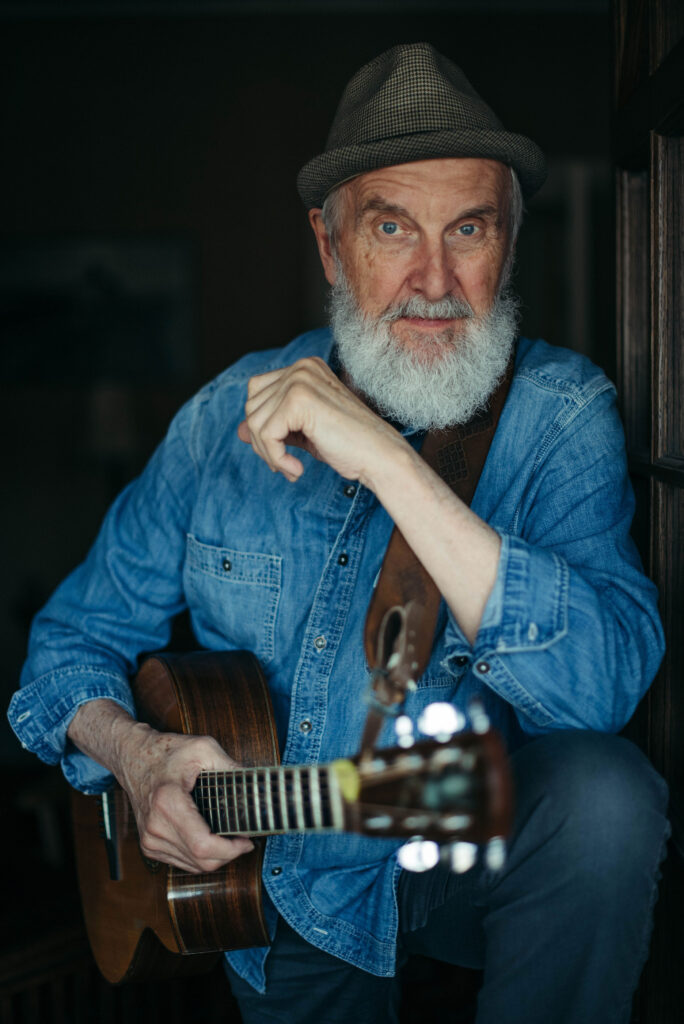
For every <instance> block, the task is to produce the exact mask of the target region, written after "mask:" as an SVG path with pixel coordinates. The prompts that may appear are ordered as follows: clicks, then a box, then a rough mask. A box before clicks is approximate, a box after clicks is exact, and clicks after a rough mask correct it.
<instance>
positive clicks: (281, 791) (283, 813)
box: [278, 768, 290, 832]
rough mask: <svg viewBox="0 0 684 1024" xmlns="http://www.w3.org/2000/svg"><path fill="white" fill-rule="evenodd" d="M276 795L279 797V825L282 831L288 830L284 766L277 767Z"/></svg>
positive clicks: (288, 820)
mask: <svg viewBox="0 0 684 1024" xmlns="http://www.w3.org/2000/svg"><path fill="white" fill-rule="evenodd" d="M278 796H279V798H280V826H281V829H282V831H283V832H289V831H290V819H289V816H288V813H287V788H286V784H285V769H284V768H279V769H278Z"/></svg>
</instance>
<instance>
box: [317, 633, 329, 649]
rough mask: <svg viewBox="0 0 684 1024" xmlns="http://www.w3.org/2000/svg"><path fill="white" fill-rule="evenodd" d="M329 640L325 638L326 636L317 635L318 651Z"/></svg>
mask: <svg viewBox="0 0 684 1024" xmlns="http://www.w3.org/2000/svg"><path fill="white" fill-rule="evenodd" d="M327 642H328V641H327V640H326V639H325V637H324V636H317V637H316V639H315V640H314V647H315V648H316V650H317V651H322V650H323V648H324V647H325V645H326V644H327Z"/></svg>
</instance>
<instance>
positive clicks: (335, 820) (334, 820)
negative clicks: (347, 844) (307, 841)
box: [324, 765, 344, 831]
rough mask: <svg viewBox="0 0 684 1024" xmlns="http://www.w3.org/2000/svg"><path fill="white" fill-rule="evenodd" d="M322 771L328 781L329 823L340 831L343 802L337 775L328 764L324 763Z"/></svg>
mask: <svg viewBox="0 0 684 1024" xmlns="http://www.w3.org/2000/svg"><path fill="white" fill-rule="evenodd" d="M324 771H325V776H326V778H327V781H328V797H329V801H330V819H331V820H330V824H331V826H332V827H333V828H335V829H338V830H340V831H341V830H342V829H343V828H344V804H343V800H342V794H341V792H340V786H339V783H338V781H337V776H336V775H335V772H334V771H333V769H332V768H331V767H330V765H326V767H325V769H324Z"/></svg>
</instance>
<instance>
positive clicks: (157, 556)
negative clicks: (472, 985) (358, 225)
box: [9, 330, 663, 989]
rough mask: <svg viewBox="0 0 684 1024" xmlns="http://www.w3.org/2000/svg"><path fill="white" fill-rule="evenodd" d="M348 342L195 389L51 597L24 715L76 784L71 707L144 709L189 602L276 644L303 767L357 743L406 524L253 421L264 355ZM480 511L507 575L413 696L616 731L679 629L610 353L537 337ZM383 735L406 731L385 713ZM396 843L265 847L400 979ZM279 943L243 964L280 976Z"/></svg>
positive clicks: (279, 703) (381, 969)
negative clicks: (284, 447)
mask: <svg viewBox="0 0 684 1024" xmlns="http://www.w3.org/2000/svg"><path fill="white" fill-rule="evenodd" d="M331 347H332V340H331V336H330V333H329V331H327V330H320V331H313V332H310V333H308V334H305V335H302V336H301V337H299V338H297V339H295V341H294V342H292V343H291V344H290V345H289V346H288V347H287V348H285V349H279V350H275V351H271V352H266V353H255V354H253V355H251V356H248V357H246V358H244V359H242V360H241V361H240V362H239V363H238V364H237V365H236V366H235V367H233V368H232V369H229V370H227V371H226V372H225V373H224V374H222V375H221V376H219V377H218V378H217V379H216V380H214V381H213V382H212V383H211V384H209V385H207V386H206V387H205V388H204V389H203V390H202V391H200V392H199V394H198V395H197V396H196V397H195V398H194V399H193V400H191V401H190V402H189V403H188V404H187V405H186V406H184V408H183V409H182V410H181V411H180V412H179V414H178V415H177V417H176V418H175V419H174V421H173V423H172V424H171V427H170V429H169V432H168V435H167V437H166V439H165V441H164V442H163V443H162V444H161V445H160V447H159V449H158V450H157V452H156V453H155V454H154V456H153V457H152V459H151V461H150V463H149V465H148V467H147V469H146V470H145V472H144V473H143V474H142V476H141V477H140V478H139V479H138V480H136V481H135V482H133V483H132V484H131V485H130V486H129V487H127V488H126V489H125V490H124V491H123V493H122V494H121V495H120V496H119V498H118V499H117V500H116V502H115V503H114V505H113V506H112V508H111V510H110V512H109V514H108V516H107V518H106V519H105V522H104V524H103V527H102V530H101V532H100V534H99V536H98V539H97V541H96V543H95V545H94V546H93V549H92V550H91V552H90V554H89V556H88V558H87V560H86V561H85V563H84V564H83V565H82V566H80V567H79V568H78V569H77V570H76V571H75V572H74V573H73V574H72V575H71V576H70V577H68V579H67V580H66V581H65V582H64V584H62V586H61V587H60V588H59V589H58V590H57V591H56V593H55V594H54V595H53V597H52V598H51V600H50V601H49V602H48V604H47V605H46V607H45V608H44V609H43V611H42V612H41V613H40V614H39V615H38V616H37V618H36V620H35V623H34V626H33V629H32V634H31V642H30V650H29V657H28V660H27V663H26V665H25V667H24V671H23V674H22V680H21V683H22V689H21V690H20V691H19V692H18V693H17V694H16V695H15V696H14V698H13V700H12V704H11V706H10V712H9V716H10V721H11V724H12V726H13V727H14V729H15V731H16V732H17V735H18V736H19V739H20V740H21V742H22V743H23V744H24V745H25V746H26V747H28V748H29V749H31V750H33V751H35V753H37V754H38V755H39V756H40V757H42V758H43V759H44V760H45V761H48V762H50V763H56V762H58V761H60V760H61V763H62V766H63V770H64V772H65V775H66V777H67V778H68V779H69V781H70V782H71V783H72V784H73V785H75V786H76V787H78V788H81V789H83V790H85V791H87V792H97V791H99V790H101V789H102V788H103V787H104V786H106V785H107V784H108V782H109V779H108V777H107V776H106V774H105V772H104V771H103V770H102V769H101V768H99V766H98V765H96V764H95V763H94V762H92V761H90V760H89V759H88V758H86V757H85V756H83V755H82V754H80V753H79V752H78V751H76V750H75V749H74V748H73V747H72V746H70V745H69V744H68V743H67V741H66V730H67V727H68V724H69V722H70V720H71V717H72V716H73V714H74V712H75V711H76V709H77V707H78V706H79V705H80V704H81V703H83V702H84V701H87V700H91V699H93V698H97V697H109V698H111V699H113V700H115V701H117V702H118V703H120V704H121V705H123V706H124V707H127V708H129V709H130V710H133V708H132V702H131V696H130V691H129V688H128V683H127V678H128V676H129V674H130V673H132V672H133V671H134V670H135V668H136V662H137V658H138V655H139V654H140V652H141V651H150V650H155V649H159V648H161V647H163V646H164V645H165V644H166V643H167V642H168V638H169V634H170V620H171V618H172V617H173V616H174V615H175V614H176V613H177V612H179V611H181V610H182V609H183V608H185V607H189V609H190V614H191V617H192V622H193V626H194V629H195V633H196V636H197V639H198V641H199V643H200V644H201V645H202V646H203V647H206V648H210V649H217V650H218V649H230V648H233V649H238V648H247V649H249V650H252V651H254V652H255V653H256V654H257V655H258V656H259V658H260V659H261V661H262V663H263V665H264V667H265V671H266V674H267V677H268V680H269V685H270V689H271V694H272V698H273V704H274V710H275V716H276V725H277V730H278V735H279V739H280V743H281V749H282V752H283V761H284V762H285V763H313V762H317V761H327V760H329V759H331V758H334V757H338V756H342V755H349V754H351V753H354V752H355V751H356V750H357V749H358V744H359V740H360V735H361V728H362V724H363V721H364V717H365V713H366V704H365V696H366V690H367V666H366V663H365V659H364V652H363V643H362V638H363V624H364V619H365V614H366V609H367V606H368V601H369V596H370V593H371V590H372V587H373V583H374V581H375V579H376V578H377V574H378V571H379V569H380V564H381V561H382V558H383V554H384V551H385V548H386V546H387V542H388V539H389V535H390V532H391V528H392V523H391V521H390V519H389V517H388V515H387V514H386V512H385V511H384V509H383V508H382V507H381V506H380V505H379V503H378V502H377V500H376V499H375V497H374V495H373V494H372V493H371V492H370V491H368V490H367V489H365V488H364V487H362V486H359V485H356V484H351V483H350V481H348V480H344V479H342V478H341V477H340V476H339V475H338V474H337V473H335V472H334V471H333V470H331V469H330V468H329V467H328V466H326V465H324V464H323V463H320V462H317V461H316V460H315V459H314V458H313V457H311V456H309V455H308V454H306V453H301V452H298V455H299V457H300V458H302V459H303V462H304V465H305V474H304V476H303V478H302V479H301V480H300V481H298V482H297V483H296V484H290V483H288V482H287V481H286V480H285V479H284V478H283V477H282V476H281V475H280V474H277V475H274V474H273V473H271V471H270V470H269V469H268V467H267V466H266V465H265V464H264V463H263V462H262V461H261V460H260V459H258V458H257V457H256V456H255V455H254V453H253V452H252V450H251V448H250V447H249V446H247V445H244V444H243V443H242V442H240V441H239V439H238V437H237V433H236V431H237V425H238V423H239V421H240V419H241V418H242V411H243V408H244V402H245V398H246V388H247V381H248V378H249V377H250V376H251V375H252V374H255V373H260V372H265V371H267V370H271V369H275V368H277V367H281V366H285V365H287V364H289V363H291V362H293V361H294V360H296V359H298V358H300V357H302V356H304V355H319V356H322V357H323V358H325V359H328V360H329V359H330V356H331ZM406 433H407V435H408V436H409V439H410V441H411V443H414V444H417V443H418V442H419V440H420V439H419V438H418V437H417V436H415V435H410V433H409V432H406ZM472 507H473V509H474V511H475V512H476V513H477V514H478V515H479V516H481V517H482V518H483V519H484V520H486V521H487V522H488V523H490V524H491V525H492V527H493V528H494V529H496V530H497V531H498V532H499V533H500V535H501V537H502V542H503V543H502V550H501V558H500V564H499V569H498V575H497V580H496V584H495V587H494V589H493V592H492V594H491V597H490V599H489V602H488V604H487V607H486V609H485V613H484V617H483V621H482V625H481V628H480V630H479V633H478V636H477V638H476V641H475V644H474V645H472V646H471V645H470V644H469V643H468V641H467V639H466V638H465V636H464V635H463V633H462V631H461V629H460V627H459V625H458V623H457V622H456V621H455V619H454V618H453V617H452V616H451V615H450V613H449V612H448V610H447V609H446V608H444V607H443V608H442V612H441V617H440V622H439V625H438V632H437V637H436V642H435V645H434V649H433V653H432V657H431V661H430V664H429V666H428V668H427V670H426V672H425V674H424V675H423V677H422V678H421V679H420V680H419V685H418V688H417V690H416V692H415V693H412V694H411V695H410V696H409V698H408V701H407V709H406V710H407V712H408V713H409V714H412V715H415V714H417V713H418V712H419V711H420V709H421V708H423V707H424V706H425V705H426V704H428V703H429V702H431V701H434V700H452V701H454V702H455V703H456V704H457V705H458V706H459V707H463V708H465V707H466V706H467V703H468V700H469V698H470V697H472V696H473V695H474V694H479V695H480V696H481V697H482V699H483V701H484V703H485V706H486V708H487V710H488V712H489V714H490V716H491V719H492V721H493V723H494V725H495V726H497V727H498V728H499V729H500V730H501V731H502V732H503V733H504V735H505V736H506V737H507V739H508V742H509V745H510V747H511V749H515V748H517V747H518V746H520V745H521V744H522V743H523V742H525V740H526V739H529V738H530V737H532V736H534V735H537V734H540V733H544V732H548V731H550V730H555V729H568V728H571V729H593V730H597V731H605V732H610V731H617V730H619V729H620V728H621V727H622V726H623V725H624V723H625V722H626V721H627V719H628V718H629V717H630V715H631V713H632V711H633V709H634V707H635V705H636V703H637V701H638V700H639V698H640V696H641V695H642V694H643V693H644V691H645V690H646V688H647V687H648V685H649V683H650V681H651V679H652V678H653V675H654V674H655V671H656V669H657V667H658V664H659V662H660V659H661V656H662V651H663V639H662V630H661V626H660V622H659V619H658V614H657V607H656V592H655V588H654V587H653V585H652V584H651V583H650V582H649V581H648V580H647V579H646V578H645V577H644V575H643V573H642V570H641V566H640V563H639V558H638V555H637V553H636V550H635V548H634V546H633V544H632V542H631V540H630V538H629V528H630V523H631V518H632V513H633V496H632V492H631V489H630V485H629V482H628V479H627V471H626V463H625V453H624V441H623V435H622V428H621V426H620V422H619V419H618V415H617V412H616V407H615V392H614V388H613V386H612V385H611V384H610V382H609V381H608V380H607V379H606V377H605V376H604V375H603V373H602V372H601V371H600V370H598V369H597V368H596V367H594V366H593V365H592V364H591V363H589V362H588V361H587V360H586V359H584V358H583V357H581V356H579V355H576V354H574V353H571V352H569V351H566V350H563V349H558V348H552V347H550V346H549V345H547V344H546V343H544V342H541V341H534V342H533V341H529V340H526V339H521V340H520V341H519V343H518V346H517V353H516V369H515V374H514V379H513V383H512V386H511V391H510V394H509V398H508V401H507V403H506V406H505V408H504V411H503V414H502V417H501V420H500V424H499V428H498V430H497V433H496V436H495V438H494V441H493V443H492V447H491V449H490V452H489V456H488V459H487V462H486V464H485V467H484V470H483V473H482V476H481V479H480V483H479V486H478V488H477V491H476V494H475V497H474V500H473V503H472ZM341 554H344V555H346V558H344V559H342V560H340V555H341ZM302 723H306V724H304V726H303V728H302V727H300V726H301V725H302ZM309 723H310V726H311V727H310V728H309ZM381 742H383V743H391V742H392V732H391V724H388V725H387V727H386V729H385V732H384V734H383V736H382V737H381ZM395 846H396V844H395V843H394V842H391V841H387V840H379V839H366V838H363V837H361V836H341V835H338V836H330V835H322V836H321V835H319V836H306V837H305V836H303V835H299V836H274V837H272V838H271V839H269V841H268V844H267V850H266V857H265V867H264V883H265V887H266V890H267V892H268V895H269V897H270V901H271V902H272V907H275V908H276V909H277V911H278V912H279V913H280V914H281V915H282V916H283V917H284V918H285V920H287V921H288V922H289V923H290V924H291V925H292V926H293V927H294V928H295V929H296V930H297V931H298V932H299V933H300V934H301V935H302V936H304V938H306V939H307V940H308V941H309V942H310V943H312V944H313V945H315V946H318V947H319V948H320V949H322V950H325V951H327V952H329V953H332V954H333V955H336V956H339V957H342V958H343V959H345V960H348V961H349V962H350V963H353V964H356V965H357V966H359V967H362V968H364V969H365V970H368V971H371V972H373V973H375V974H378V975H385V976H389V975H391V974H392V973H393V971H394V969H395V936H396V930H397V907H396V898H395V886H396V879H397V877H398V868H397V865H396V862H395V859H394V857H393V856H392V855H391V854H392V852H393V850H394V848H395ZM276 868H277V869H278V870H277V871H276V872H275V873H273V870H274V869H276ZM271 902H269V906H271ZM272 907H271V912H270V914H269V917H270V920H271V924H272V925H273V924H274V921H275V913H274V912H273V909H272ZM265 955H266V950H261V949H257V950H247V951H243V952H239V953H233V954H230V960H231V963H232V964H233V965H234V966H235V967H236V969H237V970H238V971H239V972H240V973H241V974H242V975H243V976H244V977H246V978H247V979H248V980H249V981H250V983H251V984H253V985H254V986H256V987H257V988H260V989H262V988H263V985H264V958H265Z"/></svg>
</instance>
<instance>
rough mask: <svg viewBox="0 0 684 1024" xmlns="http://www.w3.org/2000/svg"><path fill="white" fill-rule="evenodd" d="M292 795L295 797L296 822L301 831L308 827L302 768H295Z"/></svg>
mask: <svg viewBox="0 0 684 1024" xmlns="http://www.w3.org/2000/svg"><path fill="white" fill-rule="evenodd" d="M292 795H293V797H294V807H295V822H296V825H297V830H298V831H300V832H301V831H304V829H305V828H306V818H305V817H304V794H303V792H302V772H301V769H300V768H294V769H293V771H292Z"/></svg>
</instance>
